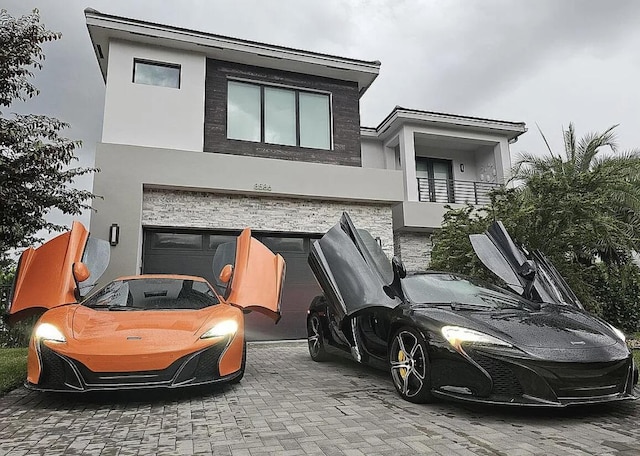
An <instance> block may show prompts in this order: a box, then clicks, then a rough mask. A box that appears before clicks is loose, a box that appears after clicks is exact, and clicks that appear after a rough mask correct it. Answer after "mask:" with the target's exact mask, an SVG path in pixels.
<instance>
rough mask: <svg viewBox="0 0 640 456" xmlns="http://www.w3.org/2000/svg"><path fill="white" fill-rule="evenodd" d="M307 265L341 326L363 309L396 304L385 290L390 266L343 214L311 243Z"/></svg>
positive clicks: (365, 233)
mask: <svg viewBox="0 0 640 456" xmlns="http://www.w3.org/2000/svg"><path fill="white" fill-rule="evenodd" d="M309 265H310V266H311V270H312V271H313V273H314V275H315V276H316V279H317V280H318V283H319V284H320V287H321V288H322V290H323V291H324V294H325V296H326V297H327V301H328V302H329V305H330V306H331V307H332V308H333V311H334V312H335V316H336V317H337V319H338V321H339V323H340V324H341V325H342V320H343V319H344V318H345V317H350V316H353V315H354V314H356V313H358V312H360V311H362V310H364V309H367V308H372V307H384V308H394V307H396V306H397V305H398V304H399V303H400V299H399V298H397V297H395V296H394V293H393V292H392V290H391V287H390V286H389V285H390V284H391V283H392V282H393V269H392V266H391V262H390V261H389V259H388V258H387V256H386V255H385V253H384V251H383V250H382V248H381V247H380V245H379V244H378V243H377V242H376V240H375V239H374V238H373V237H372V236H371V234H370V233H369V232H368V231H366V230H357V229H356V228H355V226H354V225H353V222H352V221H351V218H350V217H349V215H348V214H347V213H346V212H345V213H343V214H342V217H341V219H340V222H339V223H338V224H336V225H335V226H334V227H333V228H331V229H330V230H329V231H328V232H327V233H326V234H325V235H324V236H323V237H322V238H321V239H319V240H317V241H315V242H314V243H313V246H312V247H311V252H310V254H309Z"/></svg>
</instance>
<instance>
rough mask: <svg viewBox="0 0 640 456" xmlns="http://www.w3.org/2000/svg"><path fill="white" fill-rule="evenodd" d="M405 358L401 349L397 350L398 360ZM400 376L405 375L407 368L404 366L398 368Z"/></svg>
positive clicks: (403, 376) (401, 360)
mask: <svg viewBox="0 0 640 456" xmlns="http://www.w3.org/2000/svg"><path fill="white" fill-rule="evenodd" d="M404 359H405V356H404V352H403V351H402V350H398V361H400V362H403V361H404ZM399 371H400V377H402V378H405V377H406V376H407V369H405V368H404V367H403V368H401V369H399Z"/></svg>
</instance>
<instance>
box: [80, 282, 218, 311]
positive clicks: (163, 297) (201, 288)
mask: <svg viewBox="0 0 640 456" xmlns="http://www.w3.org/2000/svg"><path fill="white" fill-rule="evenodd" d="M218 303H219V300H218V297H217V296H216V294H215V293H214V292H213V290H212V289H211V287H210V286H209V284H207V283H206V282H202V281H198V280H191V279H175V278H147V277H143V278H139V279H130V280H115V281H113V282H111V283H109V284H108V285H107V286H105V287H104V288H102V289H101V290H99V291H97V292H96V293H95V294H93V295H92V296H90V297H89V298H87V299H86V300H85V301H84V302H83V303H82V305H84V306H87V307H91V308H92V309H107V310H185V309H187V310H188V309H192V310H197V309H203V308H205V307H209V306H212V305H215V304H218Z"/></svg>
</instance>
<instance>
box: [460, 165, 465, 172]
mask: <svg viewBox="0 0 640 456" xmlns="http://www.w3.org/2000/svg"><path fill="white" fill-rule="evenodd" d="M460 172H461V173H464V163H460Z"/></svg>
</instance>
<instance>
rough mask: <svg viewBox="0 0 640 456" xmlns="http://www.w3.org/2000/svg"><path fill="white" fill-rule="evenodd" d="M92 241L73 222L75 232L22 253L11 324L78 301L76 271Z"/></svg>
mask: <svg viewBox="0 0 640 456" xmlns="http://www.w3.org/2000/svg"><path fill="white" fill-rule="evenodd" d="M88 238H89V232H88V231H87V229H86V228H85V227H84V225H82V223H80V222H73V226H72V228H71V231H68V232H66V233H63V234H61V235H59V236H57V237H55V238H53V239H51V240H50V241H48V242H46V243H45V244H43V245H41V246H40V247H38V248H36V249H34V248H33V247H29V248H28V249H27V250H25V251H24V252H23V253H22V255H21V256H20V262H19V263H18V269H17V271H16V277H15V280H14V283H13V290H12V293H11V297H10V300H9V308H8V309H7V314H8V315H9V322H10V323H13V322H15V321H18V320H20V319H21V318H23V317H26V316H28V315H30V314H31V313H33V311H37V309H51V308H53V307H57V306H60V305H62V304H66V303H71V302H75V301H76V300H77V297H76V288H77V284H76V278H74V275H73V268H74V264H80V263H81V261H82V259H83V253H85V245H86V244H87V240H88ZM80 279H81V280H85V279H86V277H81V278H80ZM96 280H97V279H96ZM30 311H31V312H30Z"/></svg>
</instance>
